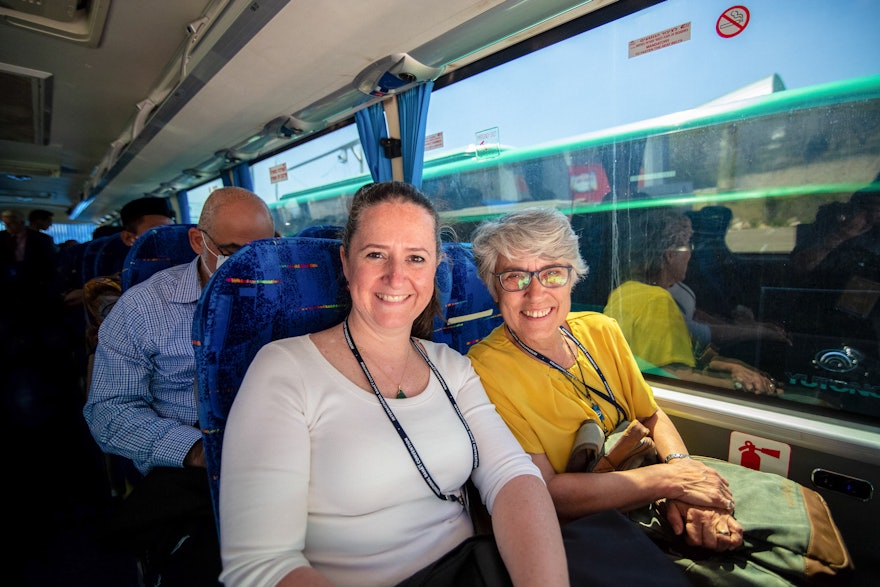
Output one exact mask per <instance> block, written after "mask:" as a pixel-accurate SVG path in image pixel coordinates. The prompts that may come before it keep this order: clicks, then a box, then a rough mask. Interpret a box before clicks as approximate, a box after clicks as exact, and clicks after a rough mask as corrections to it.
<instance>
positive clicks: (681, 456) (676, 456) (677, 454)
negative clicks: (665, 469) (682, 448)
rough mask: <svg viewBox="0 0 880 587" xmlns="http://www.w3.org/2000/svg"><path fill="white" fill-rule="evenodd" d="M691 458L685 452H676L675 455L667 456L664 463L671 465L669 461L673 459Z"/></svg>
mask: <svg viewBox="0 0 880 587" xmlns="http://www.w3.org/2000/svg"><path fill="white" fill-rule="evenodd" d="M689 458H691V455H689V454H686V453H683V452H674V453H671V454H668V455H666V458H665V459H663V462H664V463H666V464H669V461H671V460H672V459H689Z"/></svg>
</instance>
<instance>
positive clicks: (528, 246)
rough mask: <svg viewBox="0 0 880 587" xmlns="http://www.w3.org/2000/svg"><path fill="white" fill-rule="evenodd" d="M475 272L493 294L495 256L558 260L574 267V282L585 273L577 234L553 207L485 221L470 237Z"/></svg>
mask: <svg viewBox="0 0 880 587" xmlns="http://www.w3.org/2000/svg"><path fill="white" fill-rule="evenodd" d="M472 241H473V248H474V257H475V259H476V262H477V273H479V275H480V279H482V280H483V283H485V284H486V287H488V288H489V290H490V291H492V292H496V293H497V288H496V286H497V285H498V280H497V279H495V266H496V265H497V263H498V257H499V256H504V257H507V258H508V259H519V258H522V257H541V258H545V259H554V260H555V259H562V260H564V261H565V263H567V264H569V265H571V266H572V267H573V270H574V274H575V278H574V283H575V284H576V283H577V282H578V281H580V280H581V279H583V278H584V277H586V276H587V272H588V268H587V264H586V263H585V262H584V259H583V257H581V253H580V247H579V244H578V236H577V233H576V232H575V231H574V229H573V228H572V227H571V223H570V222H569V220H568V217H567V216H565V215H564V214H562V212H560V211H559V210H556V209H553V208H526V209H523V210H519V211H517V212H510V213H509V214H505V215H504V216H502V217H500V218H497V219H494V220H486V221H484V222H483V223H481V224H480V226H478V227H477V229H476V231H474V234H473V237H472Z"/></svg>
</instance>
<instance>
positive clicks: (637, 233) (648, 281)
mask: <svg viewBox="0 0 880 587" xmlns="http://www.w3.org/2000/svg"><path fill="white" fill-rule="evenodd" d="M626 213H627V214H628V215H629V216H628V218H627V219H626V221H625V222H621V223H620V227H621V240H620V242H621V248H622V249H623V251H624V253H623V254H622V255H621V261H622V264H623V267H622V268H621V274H622V276H623V280H624V281H623V283H622V284H621V285H620V286H618V287H617V288H616V289H614V290H613V291H612V292H611V293H610V294H609V296H608V302H607V304H606V305H605V309H604V310H603V312H604V313H605V314H606V315H608V316H610V317H612V318H614V319H615V320H617V322H618V324H620V328H621V330H622V331H623V334H624V336H625V337H626V340H627V342H628V343H629V346H630V348H631V349H632V351H633V353H634V354H635V356H637V357H639V359H641V360H643V361H646V362H648V363H650V364H651V365H654V366H656V367H660V368H662V369H664V370H665V371H667V372H669V373H671V374H672V375H674V376H676V377H679V378H681V379H686V380H689V381H695V382H699V383H704V384H707V385H713V386H716V387H726V388H728V389H736V390H743V391H747V392H752V393H757V394H781V393H782V386H781V385H779V384H777V383H776V381H775V380H774V379H772V378H771V377H769V376H767V375H766V374H764V373H762V372H760V371H758V370H757V369H755V368H753V367H751V366H749V365H747V364H746V363H744V362H742V361H739V360H737V359H731V358H728V357H723V356H719V355H717V354H716V353H715V352H714V350H713V349H712V348H711V347H706V348H703V347H700V346H699V345H695V344H694V340H693V339H692V337H691V335H690V333H689V332H688V328H687V323H686V322H685V317H684V315H683V314H682V311H681V309H680V308H679V307H678V305H677V304H676V303H675V300H674V299H673V297H672V295H671V294H670V293H669V291H668V288H669V287H671V286H672V285H673V284H675V283H676V282H679V281H681V280H682V279H684V276H685V273H686V271H687V266H688V261H689V260H690V255H691V244H690V242H691V234H692V230H691V223H690V220H689V219H688V218H687V216H685V215H684V214H681V213H680V212H676V211H673V210H669V209H650V210H649V209H640V210H630V211H628V212H626Z"/></svg>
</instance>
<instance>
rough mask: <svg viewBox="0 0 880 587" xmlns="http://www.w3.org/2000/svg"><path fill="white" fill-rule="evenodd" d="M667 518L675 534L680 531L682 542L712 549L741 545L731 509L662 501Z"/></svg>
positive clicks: (728, 548)
mask: <svg viewBox="0 0 880 587" xmlns="http://www.w3.org/2000/svg"><path fill="white" fill-rule="evenodd" d="M665 513H666V519H667V521H668V522H669V523H670V524H671V525H672V529H673V531H674V532H675V534H676V535H681V534H682V533H684V536H685V542H687V543H688V544H689V545H691V546H702V547H704V548H708V549H710V550H714V551H716V552H724V551H727V550H734V549H736V548H739V547H740V546H742V542H743V529H742V525H741V524H740V523H739V522H737V521H736V519H735V518H734V517H733V512H729V511H726V510H719V509H714V508H707V507H700V506H694V505H691V504H688V503H684V502H681V501H678V500H674V499H668V500H666V501H665Z"/></svg>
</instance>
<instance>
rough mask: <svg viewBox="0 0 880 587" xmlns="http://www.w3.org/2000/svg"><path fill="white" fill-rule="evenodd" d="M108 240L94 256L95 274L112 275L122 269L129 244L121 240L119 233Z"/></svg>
mask: <svg viewBox="0 0 880 587" xmlns="http://www.w3.org/2000/svg"><path fill="white" fill-rule="evenodd" d="M114 237H115V238H111V239H110V240H108V241H107V242H106V243H105V244H104V246H102V247H101V249H100V250H99V251H98V256H97V257H95V275H113V274H114V273H118V272H119V271H120V270H121V269H122V265H123V264H124V263H125V256H126V255H127V254H128V250H129V246H128V245H126V244H125V242H123V240H122V239H121V238H119V235H114Z"/></svg>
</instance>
